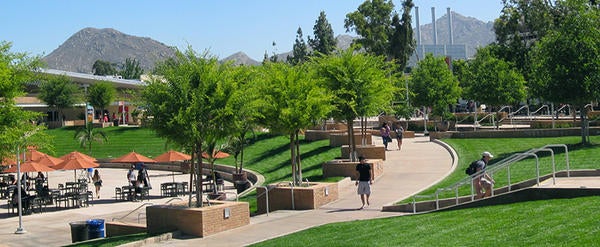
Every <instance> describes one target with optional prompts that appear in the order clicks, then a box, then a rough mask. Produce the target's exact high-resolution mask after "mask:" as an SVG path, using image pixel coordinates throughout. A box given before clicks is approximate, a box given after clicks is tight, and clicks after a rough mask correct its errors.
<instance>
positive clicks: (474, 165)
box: [465, 160, 479, 176]
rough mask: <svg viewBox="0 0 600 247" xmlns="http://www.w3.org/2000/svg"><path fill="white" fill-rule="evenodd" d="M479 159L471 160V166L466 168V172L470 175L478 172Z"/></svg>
mask: <svg viewBox="0 0 600 247" xmlns="http://www.w3.org/2000/svg"><path fill="white" fill-rule="evenodd" d="M478 161H479V160H476V161H473V162H471V164H470V165H469V167H467V169H466V170H465V173H466V174H467V175H469V176H471V175H473V174H475V173H476V172H477V162H478Z"/></svg>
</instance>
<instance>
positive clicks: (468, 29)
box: [413, 12, 496, 57]
mask: <svg viewBox="0 0 600 247" xmlns="http://www.w3.org/2000/svg"><path fill="white" fill-rule="evenodd" d="M451 13H452V37H453V41H454V44H465V45H466V48H467V57H473V55H475V52H476V49H477V48H478V47H483V46H486V45H488V44H490V43H492V42H494V40H495V39H496V34H495V33H494V30H493V27H494V22H492V21H489V22H483V21H480V20H478V19H475V18H473V17H465V16H463V15H461V14H459V13H456V12H451ZM435 25H436V29H437V44H448V43H449V40H450V38H449V35H448V15H447V14H445V15H444V16H442V17H440V18H438V19H437V20H436V21H435ZM413 31H414V35H415V36H416V35H417V32H416V30H413ZM415 39H416V37H415ZM421 43H423V44H433V24H431V23H430V24H426V25H421Z"/></svg>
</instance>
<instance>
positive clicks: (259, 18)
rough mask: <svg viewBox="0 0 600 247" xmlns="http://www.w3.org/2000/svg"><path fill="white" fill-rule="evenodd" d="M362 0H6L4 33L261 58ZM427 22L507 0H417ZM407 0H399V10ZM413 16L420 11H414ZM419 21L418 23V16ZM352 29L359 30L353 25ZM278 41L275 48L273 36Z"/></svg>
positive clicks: (49, 41)
mask: <svg viewBox="0 0 600 247" xmlns="http://www.w3.org/2000/svg"><path fill="white" fill-rule="evenodd" d="M362 2H364V1H363V0H303V1H288V0H245V1H244V0H218V1H217V0H213V1H209V0H172V1H167V0H162V1H158V0H144V1H142V0H125V1H123V0H103V1H97V0H54V1H50V0H8V1H3V3H2V5H1V6H2V14H1V15H0V23H2V25H0V40H2V41H9V42H12V45H13V46H12V51H14V52H27V53H29V54H30V55H47V54H49V53H50V52H52V51H53V50H54V49H56V48H58V46H60V45H61V44H62V43H63V42H65V41H66V40H67V39H68V38H69V37H71V35H73V34H75V33H76V32H77V31H79V30H81V29H83V28H86V27H94V28H114V29H116V30H118V31H121V32H123V33H126V34H129V35H135V36H140V37H150V38H152V39H154V40H157V41H159V42H162V43H164V44H166V45H169V46H177V47H179V48H180V49H185V48H187V46H188V45H191V47H192V48H193V49H194V50H196V51H204V50H209V51H210V53H211V54H213V55H216V56H218V57H220V58H224V57H227V56H229V55H231V54H233V53H235V52H238V51H243V52H245V53H246V54H248V55H249V56H250V57H251V58H253V59H255V60H262V57H263V55H264V53H265V51H266V52H268V53H269V54H272V53H273V52H276V53H281V52H287V51H290V50H291V49H292V45H293V43H294V39H295V36H296V30H297V29H298V27H301V28H302V31H303V33H304V37H305V39H306V36H307V35H311V36H312V32H313V30H312V28H313V26H314V24H315V20H316V19H317V17H318V16H319V13H320V12H321V11H325V14H326V15H327V20H328V21H329V23H331V25H332V27H333V30H334V33H335V35H336V36H337V35H339V34H346V30H345V28H344V19H345V16H346V14H347V13H350V12H353V11H356V9H357V8H358V6H359V5H360V4H361V3H362ZM413 2H414V3H415V5H416V6H418V7H419V12H420V13H419V15H420V18H421V20H420V22H421V25H424V24H427V23H431V7H435V8H436V17H437V18H439V17H441V16H443V15H444V14H445V13H446V8H448V7H450V8H451V9H452V11H455V12H457V13H460V14H462V15H464V16H470V17H475V18H477V19H479V20H482V21H492V20H494V19H495V18H497V17H498V16H499V15H500V10H501V9H502V3H501V0H453V1H451V0H446V1H441V0H413ZM401 3H402V2H401V1H399V0H396V1H394V4H395V5H396V9H397V10H400V5H401ZM413 21H414V11H413ZM413 26H414V23H413ZM348 34H352V33H348ZM273 42H275V43H276V44H277V45H276V48H275V49H274V48H273V46H272V43H273Z"/></svg>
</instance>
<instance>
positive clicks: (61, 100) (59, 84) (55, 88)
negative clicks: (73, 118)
mask: <svg viewBox="0 0 600 247" xmlns="http://www.w3.org/2000/svg"><path fill="white" fill-rule="evenodd" d="M80 91H81V90H79V87H78V86H77V85H76V84H75V83H73V81H72V80H71V79H69V77H67V76H65V75H59V76H48V77H47V78H46V79H45V80H43V81H42V84H41V86H40V94H39V95H38V98H40V99H41V100H43V101H44V102H46V104H48V106H49V107H53V108H56V110H57V111H58V116H59V117H60V118H61V119H60V120H61V122H63V124H64V119H62V115H63V113H62V112H63V109H65V108H68V107H72V106H73V104H75V103H78V102H79V98H80V97H81V94H80Z"/></svg>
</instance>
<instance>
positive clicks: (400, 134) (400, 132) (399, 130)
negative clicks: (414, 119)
mask: <svg viewBox="0 0 600 247" xmlns="http://www.w3.org/2000/svg"><path fill="white" fill-rule="evenodd" d="M394 131H395V132H396V141H397V142H398V150H401V149H402V137H403V136H404V128H402V124H401V123H398V125H397V126H396V129H395V130H394Z"/></svg>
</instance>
